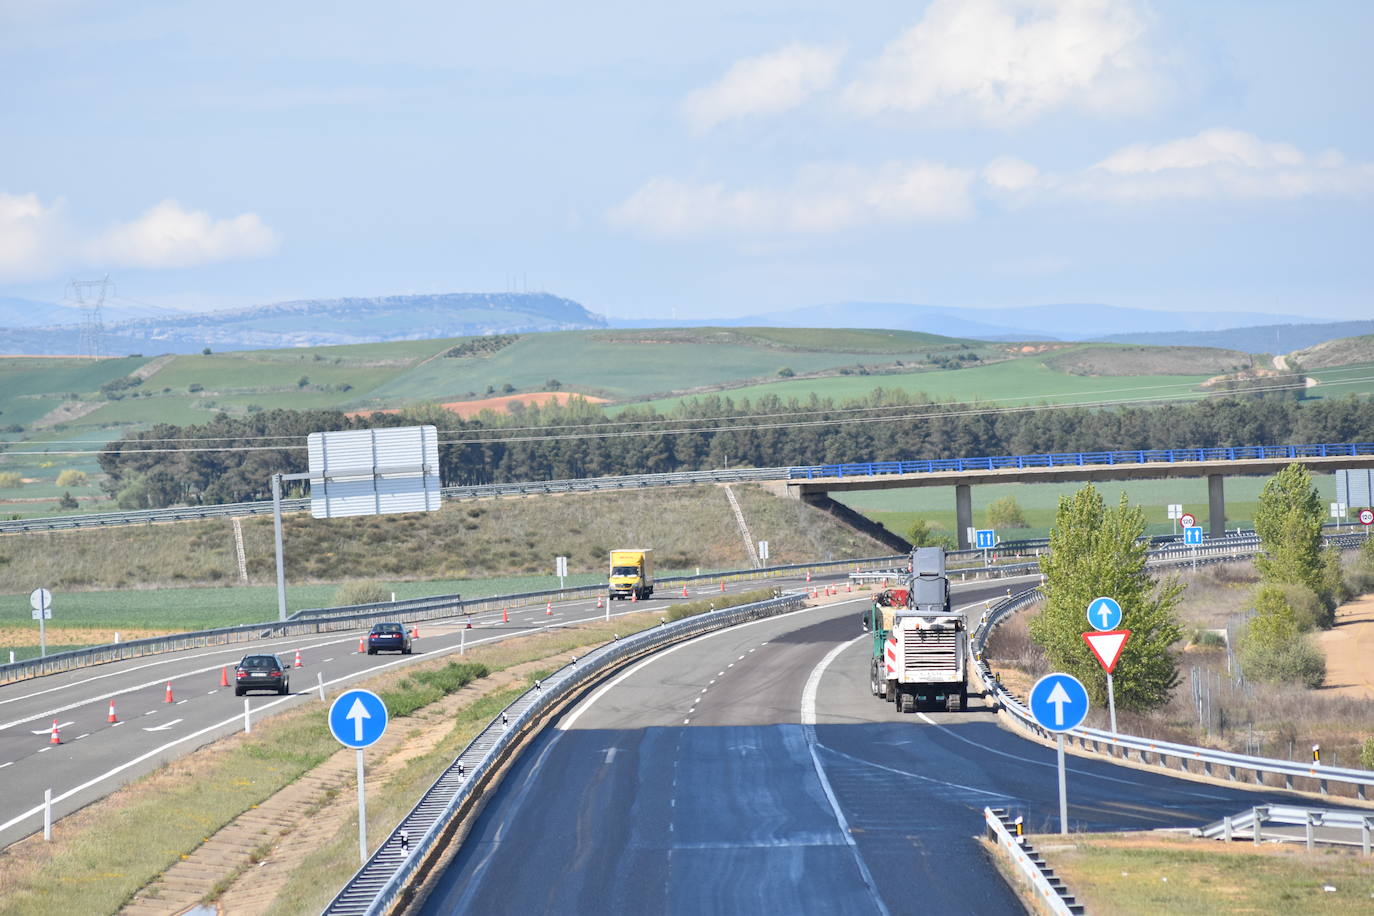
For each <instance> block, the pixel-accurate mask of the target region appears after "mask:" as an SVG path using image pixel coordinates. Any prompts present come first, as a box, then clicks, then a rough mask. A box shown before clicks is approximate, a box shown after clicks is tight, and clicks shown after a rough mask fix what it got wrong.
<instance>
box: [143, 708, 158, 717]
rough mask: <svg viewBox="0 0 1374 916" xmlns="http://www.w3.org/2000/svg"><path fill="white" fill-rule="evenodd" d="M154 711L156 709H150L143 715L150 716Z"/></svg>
mask: <svg viewBox="0 0 1374 916" xmlns="http://www.w3.org/2000/svg"><path fill="white" fill-rule="evenodd" d="M155 712H157V710H156V709H150V710H148V711H147V712H145V713H144V715H145V716H151V715H152V714H153V713H155Z"/></svg>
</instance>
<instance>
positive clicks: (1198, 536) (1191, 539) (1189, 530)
mask: <svg viewBox="0 0 1374 916" xmlns="http://www.w3.org/2000/svg"><path fill="white" fill-rule="evenodd" d="M1189 517H1190V518H1191V516H1189ZM1183 543H1184V544H1187V545H1188V546H1190V547H1192V548H1193V569H1197V549H1198V548H1199V547H1201V546H1202V526H1201V525H1191V524H1190V525H1187V526H1185V527H1184V529H1183Z"/></svg>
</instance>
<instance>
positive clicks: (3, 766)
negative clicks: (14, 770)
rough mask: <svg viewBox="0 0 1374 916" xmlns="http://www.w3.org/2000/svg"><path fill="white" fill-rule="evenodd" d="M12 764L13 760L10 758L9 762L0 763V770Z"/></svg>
mask: <svg viewBox="0 0 1374 916" xmlns="http://www.w3.org/2000/svg"><path fill="white" fill-rule="evenodd" d="M12 766H14V761H13V760H11V761H10V762H9V763H0V770H3V769H4V768H5V767H12Z"/></svg>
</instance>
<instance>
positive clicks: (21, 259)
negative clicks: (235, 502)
mask: <svg viewBox="0 0 1374 916" xmlns="http://www.w3.org/2000/svg"><path fill="white" fill-rule="evenodd" d="M1371 34H1374V3H1369V2H1367V0H1351V2H1340V0H1313V2H1307V3H1301V4H1299V3H1292V2H1287V0H1283V2H1280V0H1207V2H1205V3H1198V2H1196V0H1155V2H1147V0H932V2H926V3H919V2H891V3H888V2H862V0H861V2H856V3H851V4H837V3H833V2H815V0H777V2H772V0H764V2H752V3H751V2H746V0H730V2H717V0H698V2H695V3H691V4H659V3H645V2H643V0H637V2H628V0H626V2H621V0H588V2H586V3H584V4H557V3H547V2H546V3H532V2H527V0H507V2H505V3H499V4H491V3H482V4H477V3H471V2H462V0H447V2H423V0H398V2H393V3H387V4H381V3H376V2H357V0H331V2H327V3H325V2H316V0H295V2H292V3H285V4H283V3H279V2H270V3H269V2H261V0H238V2H235V3H232V4H188V3H183V2H138V0H125V2H120V3H98V2H90V0H44V2H41V3H36V2H33V0H0V297H14V298H27V299H35V300H39V301H45V302H52V301H58V300H60V299H61V298H62V297H63V295H64V289H65V287H66V285H67V283H68V281H70V280H72V279H89V278H93V277H100V276H103V275H105V274H108V275H109V276H110V278H111V280H112V281H113V282H114V283H115V284H116V289H117V293H118V296H119V297H121V299H122V300H123V301H126V302H133V303H147V304H152V305H156V306H161V307H166V308H177V309H189V310H204V309H211V308H230V307H240V306H249V305H257V304H264V303H269V302H276V301H282V300H288V299H299V298H330V297H336V296H374V295H391V294H405V293H436V292H478V291H511V290H515V291H519V290H543V291H548V292H552V293H555V294H558V295H561V296H567V297H569V298H571V299H575V300H577V301H578V302H581V303H582V304H583V305H585V306H587V307H588V308H590V309H591V310H593V311H595V312H600V313H602V314H608V315H613V316H615V317H618V318H628V317H648V318H653V317H662V318H668V317H676V318H679V319H691V318H703V319H706V318H711V317H735V316H741V315H748V314H757V313H760V312H767V311H775V310H782V309H788V308H794V307H800V306H808V305H816V304H822V303H834V302H850V301H881V302H909V303H917V304H924V305H941V306H955V307H970V308H977V307H1008V306H1023V305H1037V304H1046V303H1060V302H1092V303H1106V304H1110V305H1117V306H1132V307H1142V308H1152V309H1165V310H1187V309H1207V310H1221V311H1241V310H1245V311H1260V312H1271V313H1282V314H1293V315H1304V316H1310V317H1312V318H1322V319H1331V320H1339V319H1353V318H1369V317H1371V316H1374V297H1371V290H1372V289H1374V283H1372V282H1371V281H1374V258H1371V257H1370V256H1369V253H1368V249H1369V247H1370V240H1371V239H1374V218H1371V217H1374V209H1372V208H1371V203H1374V117H1371V115H1372V114H1374V111H1371V101H1370V100H1371V94H1370V92H1369V87H1370V86H1371V85H1374V55H1371V54H1370V53H1369V48H1368V36H1369V35H1371Z"/></svg>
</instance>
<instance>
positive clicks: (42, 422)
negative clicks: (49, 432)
mask: <svg viewBox="0 0 1374 916" xmlns="http://www.w3.org/2000/svg"><path fill="white" fill-rule="evenodd" d="M106 403H108V402H106V401H66V402H64V403H62V404H59V405H57V406H56V407H54V408H53V409H52V410H50V411H48V412H47V413H45V414H43V416H41V417H39V418H38V419H37V420H34V421H33V428H34V429H43V428H45V427H48V426H56V425H57V424H59V423H70V422H71V421H73V420H79V419H81V418H82V417H84V416H86V415H87V414H90V413H95V412H96V411H97V410H99V409H100V408H102V407H104V406H105V405H106Z"/></svg>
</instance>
